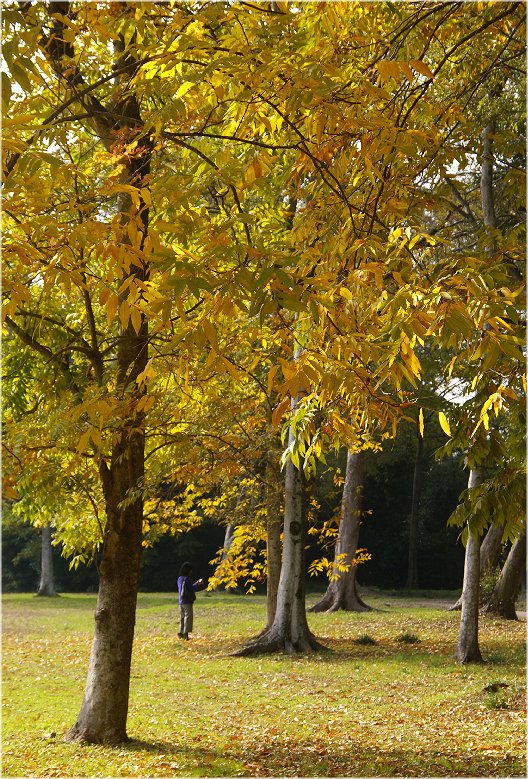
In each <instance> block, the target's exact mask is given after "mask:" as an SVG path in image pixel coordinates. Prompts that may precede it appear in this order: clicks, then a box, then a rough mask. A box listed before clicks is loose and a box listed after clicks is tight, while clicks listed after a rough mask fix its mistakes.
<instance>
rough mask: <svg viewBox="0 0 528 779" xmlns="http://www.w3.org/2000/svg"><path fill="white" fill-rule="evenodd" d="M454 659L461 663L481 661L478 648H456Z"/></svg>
mask: <svg viewBox="0 0 528 779" xmlns="http://www.w3.org/2000/svg"><path fill="white" fill-rule="evenodd" d="M455 660H457V661H458V662H459V663H461V664H462V665H467V664H468V663H475V664H476V663H483V662H484V660H483V659H482V655H481V654H480V650H479V649H457V650H456V652H455Z"/></svg>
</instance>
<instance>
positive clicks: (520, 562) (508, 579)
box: [483, 533, 526, 619]
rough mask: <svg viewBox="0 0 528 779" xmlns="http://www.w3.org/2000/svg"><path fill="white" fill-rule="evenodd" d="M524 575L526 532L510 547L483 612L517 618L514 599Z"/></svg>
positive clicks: (505, 617)
mask: <svg viewBox="0 0 528 779" xmlns="http://www.w3.org/2000/svg"><path fill="white" fill-rule="evenodd" d="M525 575H526V533H523V535H522V536H521V537H520V538H518V539H517V540H516V541H515V543H514V544H513V546H512V548H511V549H510V552H509V554H508V557H507V558H506V562H505V563H504V565H503V568H502V571H501V574H500V576H499V578H498V580H497V583H496V584H495V588H494V590H493V592H492V594H491V598H490V600H489V603H488V604H486V606H485V607H484V609H483V612H484V613H485V614H497V615H498V616H499V617H504V619H517V613H516V611H515V601H516V598H517V595H518V594H519V589H520V587H521V584H522V581H523V577H524V576H525Z"/></svg>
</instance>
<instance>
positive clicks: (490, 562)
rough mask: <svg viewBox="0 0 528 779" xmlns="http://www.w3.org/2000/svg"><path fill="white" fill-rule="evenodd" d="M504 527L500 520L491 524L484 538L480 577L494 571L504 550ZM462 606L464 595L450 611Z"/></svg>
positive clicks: (481, 546)
mask: <svg viewBox="0 0 528 779" xmlns="http://www.w3.org/2000/svg"><path fill="white" fill-rule="evenodd" d="M503 532H504V528H503V526H502V525H501V524H499V523H498V522H493V524H492V525H490V526H489V528H488V531H487V533H486V535H485V536H484V540H483V541H482V543H481V545H480V578H481V579H482V577H483V576H485V575H486V574H487V573H488V572H489V571H492V570H493V569H494V568H495V566H496V565H497V563H498V562H499V558H500V555H501V550H502V534H503ZM461 608H462V595H461V596H460V598H459V599H458V600H457V602H456V603H455V604H454V605H453V606H451V607H450V608H449V611H460V609H461Z"/></svg>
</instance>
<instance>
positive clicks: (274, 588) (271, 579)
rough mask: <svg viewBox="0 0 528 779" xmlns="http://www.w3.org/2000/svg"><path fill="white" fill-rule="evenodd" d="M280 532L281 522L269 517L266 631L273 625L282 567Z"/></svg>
mask: <svg viewBox="0 0 528 779" xmlns="http://www.w3.org/2000/svg"><path fill="white" fill-rule="evenodd" d="M281 532H282V520H281V519H280V518H279V517H278V516H275V517H274V516H269V517H268V520H267V522H266V556H267V562H268V576H267V584H266V616H267V621H266V630H268V629H269V628H270V627H271V626H272V625H273V621H274V619H275V614H276V611H277V594H278V590H279V581H280V573H281V565H282V544H281Z"/></svg>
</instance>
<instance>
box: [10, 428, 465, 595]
mask: <svg viewBox="0 0 528 779" xmlns="http://www.w3.org/2000/svg"><path fill="white" fill-rule="evenodd" d="M405 432H407V435H401V436H400V437H399V438H398V440H397V441H396V442H388V443H387V444H386V446H385V449H386V451H383V452H380V453H377V454H375V455H372V456H371V457H370V458H369V460H368V461H367V465H366V474H365V481H364V500H363V503H364V514H363V518H362V526H361V530H360V545H361V546H362V547H366V549H367V550H368V552H369V553H370V554H371V559H370V560H368V561H366V562H365V563H364V564H362V565H361V567H360V568H359V570H358V574H357V578H358V582H359V583H360V584H362V585H365V586H369V587H381V588H390V589H399V588H403V587H404V586H405V585H406V579H407V573H408V554H409V514H410V507H411V500H412V480H413V470H414V453H413V445H415V442H414V440H413V436H412V432H411V431H410V430H409V431H405ZM440 436H441V434H439V435H438V436H432V437H431V439H430V441H429V448H428V452H427V455H428V456H427V460H426V463H425V468H424V479H423V484H422V489H421V494H420V499H419V512H418V515H419V537H418V550H417V552H418V586H419V587H420V588H422V589H441V590H442V589H443V590H456V589H458V588H460V587H461V585H462V575H463V569H464V548H463V545H462V542H461V539H460V529H459V528H456V527H448V526H447V519H448V518H449V516H450V515H451V513H452V511H453V510H454V509H455V507H456V506H457V504H458V498H459V495H460V493H461V492H462V490H463V489H464V487H465V482H466V480H467V476H466V475H465V473H464V471H463V467H462V463H461V462H460V459H459V460H455V461H451V460H444V461H438V460H437V459H435V458H434V456H433V454H432V448H433V446H432V445H433V444H434V443H439V442H440V440H441V438H440ZM337 468H340V469H341V472H344V468H345V457H344V454H342V455H341V457H340V458H339V459H337V460H336V461H335V463H334V464H333V466H332V464H330V463H329V466H328V468H321V470H322V471H323V473H322V475H321V477H320V478H318V479H317V480H316V481H315V483H314V485H313V491H314V493H315V497H316V499H317V503H318V510H317V511H315V512H314V516H313V520H314V523H315V526H316V527H317V526H321V525H322V523H323V522H324V521H325V520H328V519H329V518H330V517H332V516H335V514H336V512H337V511H338V508H339V502H340V495H339V491H338V489H337V488H336V486H335V485H334V481H333V478H332V477H333V475H334V473H335V472H336V469H337ZM232 519H233V520H234V521H236V519H237V518H236V516H234V515H233V516H232ZM224 535H225V526H223V525H220V524H217V523H215V522H214V519H213V520H211V519H209V520H204V523H203V524H202V525H200V526H199V527H197V528H195V529H193V530H190V531H188V532H187V533H185V534H183V535H176V536H164V537H162V538H160V539H159V540H157V541H156V542H155V543H154V544H153V545H152V546H150V547H147V548H146V549H145V550H144V552H143V558H142V562H141V578H140V589H141V590H142V591H145V592H148V591H150V592H166V591H168V592H174V591H175V590H176V579H177V576H178V571H179V568H180V566H181V564H182V563H183V562H185V561H186V560H190V561H191V562H192V563H193V567H194V570H195V571H196V572H197V573H198V572H200V575H202V573H203V574H204V575H206V576H210V575H212V574H213V572H214V568H215V566H214V565H212V564H211V563H212V562H213V560H214V558H216V556H217V553H218V550H219V549H220V548H221V547H222V546H223V543H224ZM308 543H309V549H308V550H307V560H308V563H310V562H312V561H314V560H316V559H318V558H319V557H321V556H322V555H323V554H324V550H323V549H322V547H321V543H320V542H319V541H318V538H317V537H315V536H309V539H308ZM41 545H42V541H41V532H40V531H39V530H38V529H37V530H35V529H34V528H33V527H31V526H29V525H22V524H21V523H20V521H19V520H17V519H16V518H12V517H11V516H10V512H9V508H8V507H4V525H3V539H2V588H3V590H4V592H16V591H18V592H36V591H37V590H38V586H39V580H40V573H41V554H42V548H41ZM60 552H61V547H60V544H59V545H58V546H56V547H54V548H53V570H54V576H55V586H56V588H57V590H58V591H59V592H61V591H63V592H82V591H88V592H92V591H95V590H96V589H97V584H98V579H97V571H96V568H95V565H92V566H90V567H86V565H83V564H81V565H79V567H78V568H77V569H75V570H72V569H70V566H69V561H68V559H67V558H65V557H63V556H61V553H60ZM246 578H247V577H246ZM326 581H327V577H326V574H324V573H317V572H314V573H313V575H311V576H310V577H309V579H308V582H307V584H308V586H309V587H312V588H313V586H315V585H316V586H318V587H319V588H320V587H321V586H323V585H324V586H326ZM244 583H245V578H242V579H241V580H240V583H239V584H240V588H241V589H242V590H245V589H246V588H245V587H244ZM264 584H265V582H260V583H259V582H257V588H258V589H259V588H262V586H264ZM414 589H416V587H414Z"/></svg>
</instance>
